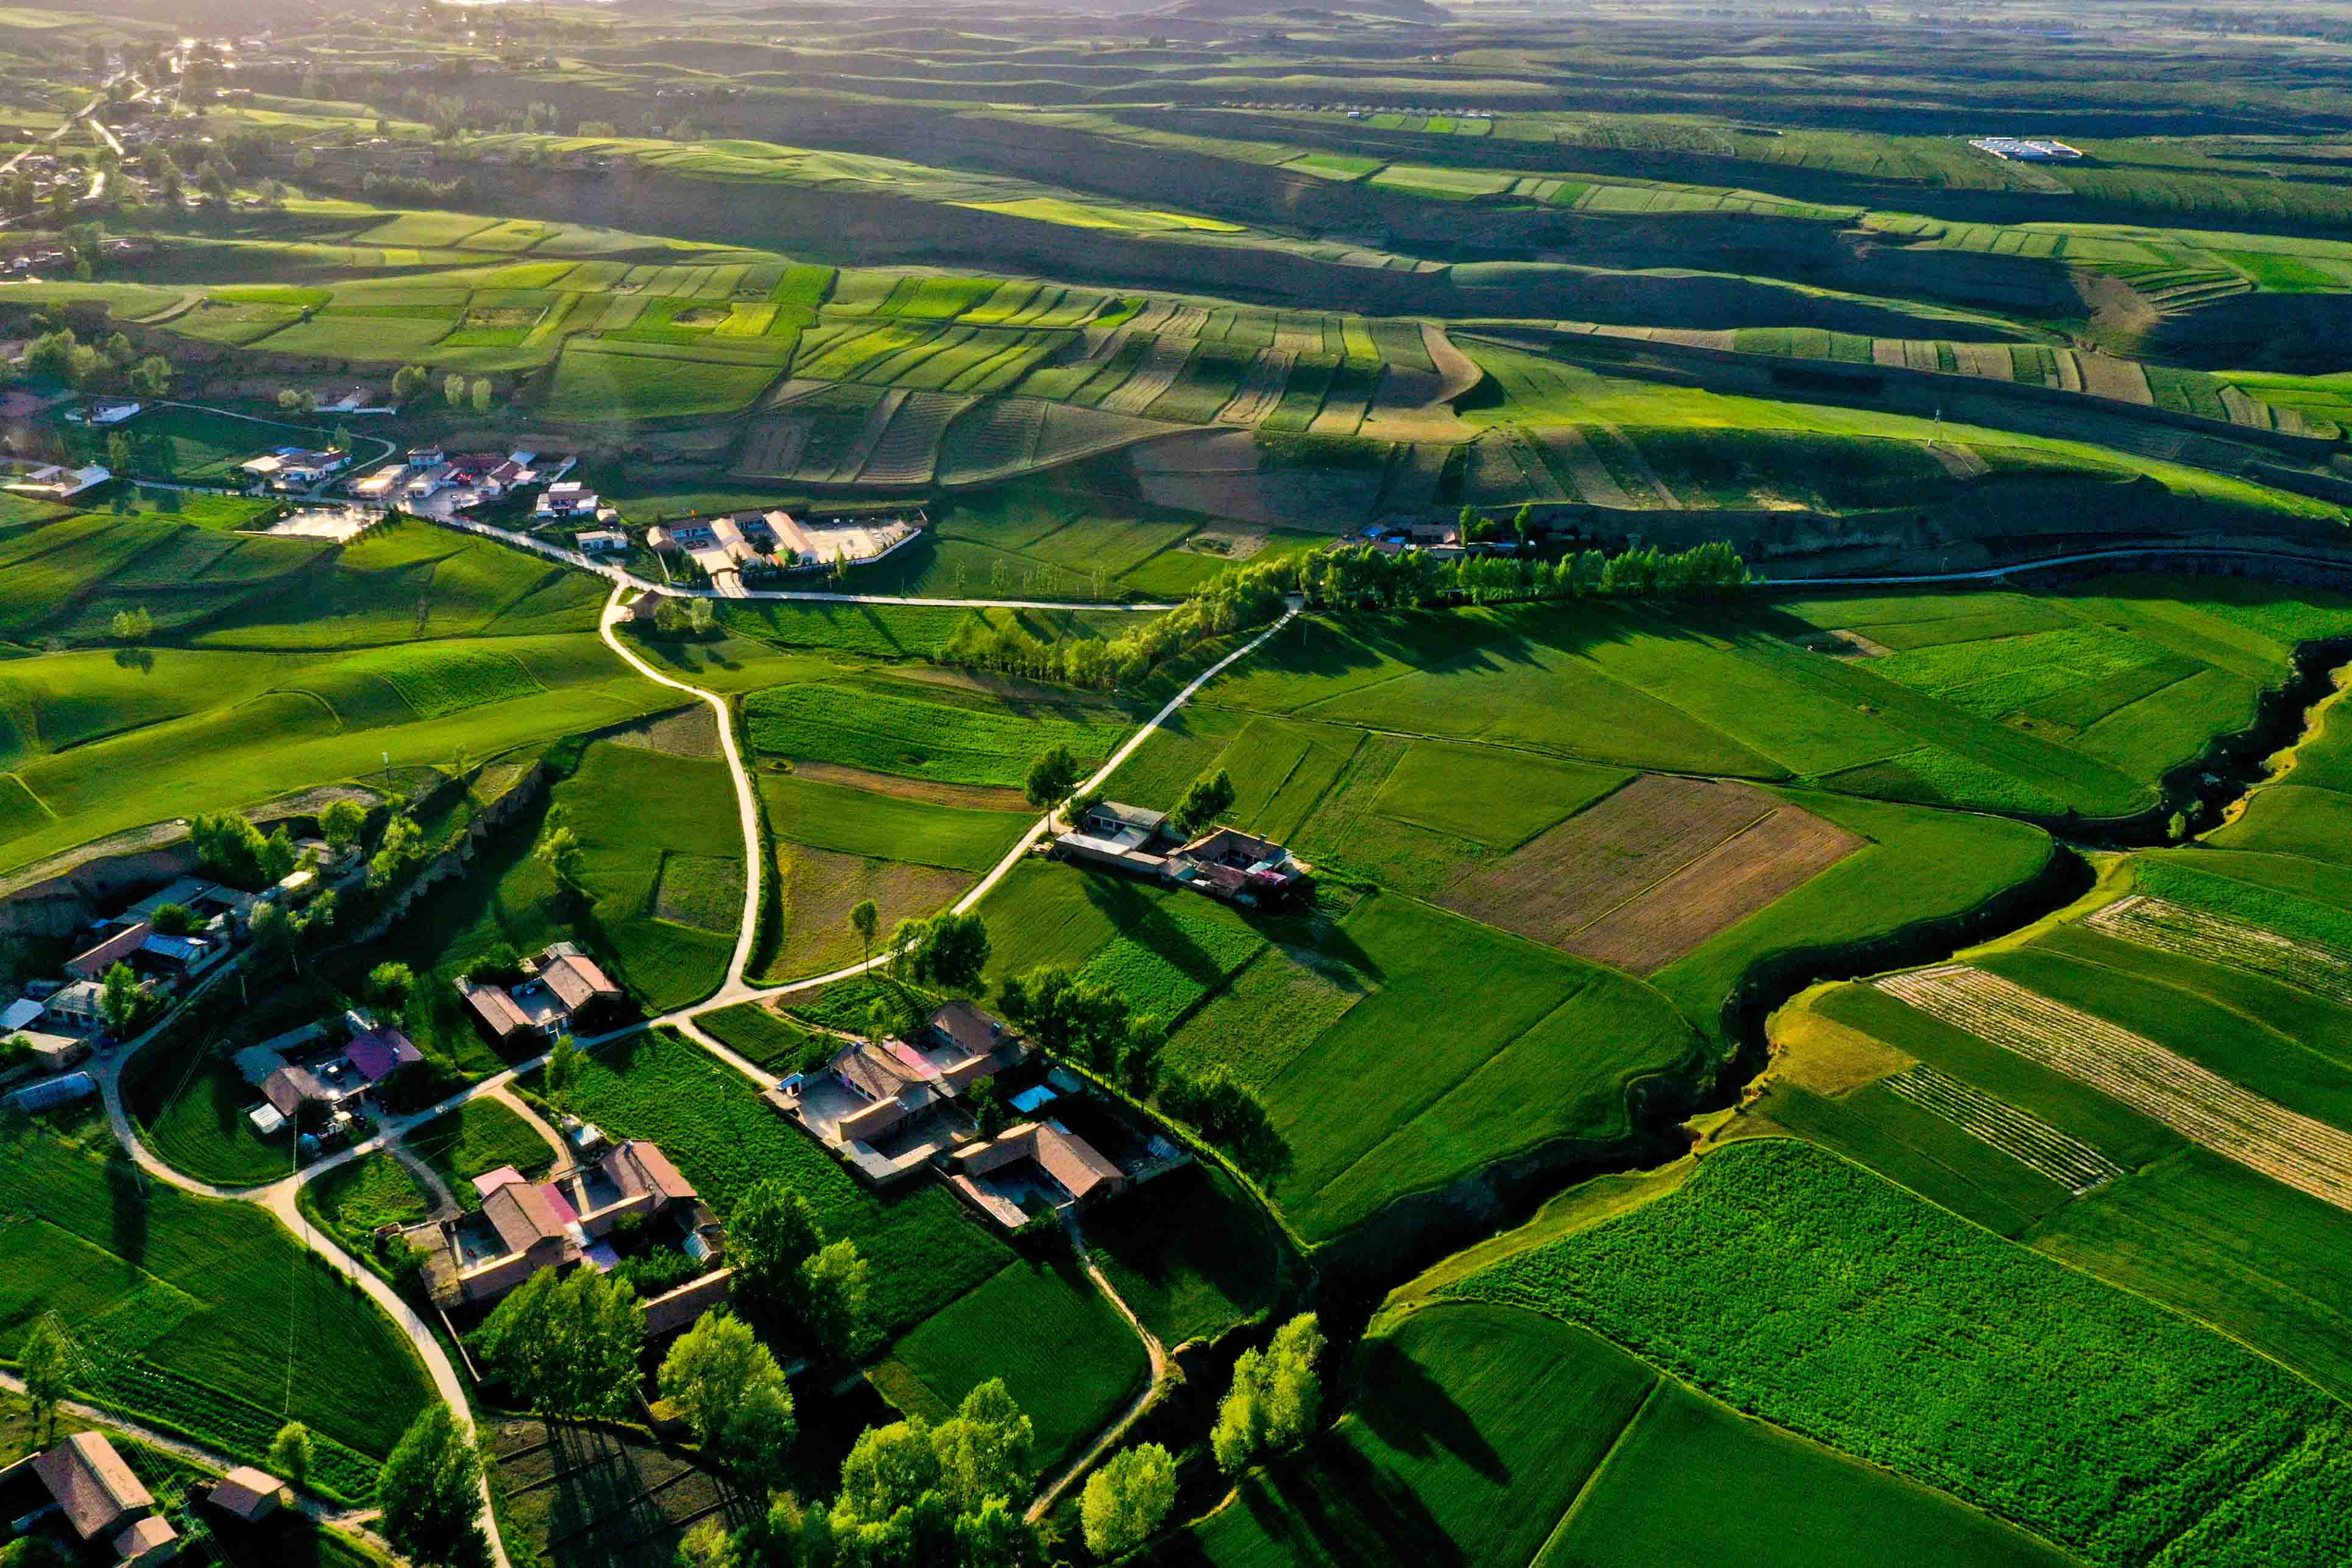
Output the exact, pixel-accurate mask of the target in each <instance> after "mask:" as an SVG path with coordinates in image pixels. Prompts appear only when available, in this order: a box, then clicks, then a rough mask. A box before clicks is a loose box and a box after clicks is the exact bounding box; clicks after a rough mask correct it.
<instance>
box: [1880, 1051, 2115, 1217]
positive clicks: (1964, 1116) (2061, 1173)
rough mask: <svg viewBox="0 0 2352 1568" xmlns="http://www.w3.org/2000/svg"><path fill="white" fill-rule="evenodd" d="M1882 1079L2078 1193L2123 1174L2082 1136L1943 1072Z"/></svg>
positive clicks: (1918, 1069) (1909, 1071)
mask: <svg viewBox="0 0 2352 1568" xmlns="http://www.w3.org/2000/svg"><path fill="white" fill-rule="evenodd" d="M1885 1083H1886V1087H1887V1090H1888V1092H1891V1093H1893V1094H1895V1095H1897V1096H1899V1097H1901V1098H1902V1099H1905V1100H1908V1101H1909V1102H1910V1103H1912V1104H1914V1105H1916V1106H1917V1107H1919V1109H1921V1110H1922V1111H1925V1112H1927V1113H1928V1114H1929V1115H1931V1116H1939V1117H1941V1118H1943V1119H1944V1120H1945V1121H1947V1122H1949V1123H1950V1124H1952V1125H1954V1126H1955V1127H1958V1129H1959V1130H1960V1131H1962V1132H1963V1133H1966V1134H1968V1135H1969V1136H1970V1137H1972V1138H1974V1139H1976V1140H1977V1141H1978V1142H1979V1143H1980V1144H1986V1145H1990V1146H1991V1147H1993V1148H1996V1149H1999V1150H2000V1152H2001V1153H2002V1154H2004V1155H2009V1156H2010V1157H2011V1159H2013V1160H2015V1161H2017V1162H2018V1163H2019V1164H2020V1165H2021V1166H2025V1167H2026V1168H2027V1169H2029V1170H2031V1171H2033V1172H2036V1173H2037V1174H2039V1175H2042V1176H2048V1177H2049V1178H2050V1179H2051V1180H2052V1181H2054V1182H2056V1183H2057V1184H2058V1185H2059V1186H2063V1187H2064V1188H2065V1189H2066V1190H2067V1191H2068V1192H2071V1193H2073V1194H2074V1196H2075V1197H2082V1196H2083V1194H2084V1193H2086V1192H2089V1191H2090V1190H2092V1189H2093V1188H2094V1187H2099V1186H2105V1185H2106V1184H2107V1183H2109V1182H2111V1181H2113V1180H2115V1179H2116V1177H2117V1176H2121V1175H2123V1174H2124V1169H2123V1167H2122V1166H2119V1165H2117V1164H2116V1162H2115V1161H2113V1160H2111V1159H2109V1158H2107V1156H2106V1155H2103V1154H2101V1153H2100V1152H2099V1151H2098V1150H2096V1149H2095V1148H2093V1147H2092V1146H2091V1145H2088V1144H2086V1143H2084V1142H2083V1140H2082V1139H2080V1138H2076V1137H2072V1136H2070V1135H2068V1134H2064V1133H2062V1132H2060V1131H2059V1130H2058V1129H2057V1128H2055V1127H2053V1126H2052V1125H2051V1124H2049V1123H2047V1122H2045V1121H2043V1120H2042V1118H2040V1117H2039V1116H2032V1115H2028V1114H2027V1113H2025V1112H2023V1111H2021V1110H2019V1109H2018V1108H2017V1107H2016V1106H2014V1105H2011V1104H2010V1103H2008V1102H2007V1101H2005V1100H2000V1099H1996V1098H1994V1097H1993V1096H1992V1095H1990V1094H1988V1093H1986V1092H1984V1091H1982V1090H1980V1089H1979V1088H1977V1087H1976V1086H1975V1085H1974V1084H1972V1083H1968V1082H1963V1081H1962V1080H1960V1079H1958V1078H1954V1077H1953V1076H1952V1075H1951V1074H1949V1073H1948V1072H1938V1071H1936V1069H1934V1068H1932V1067H1929V1066H1927V1065H1925V1064H1924V1063H1923V1064H1920V1065H1918V1066H1914V1067H1908V1068H1906V1069H1905V1070H1904V1071H1901V1072H1897V1073H1895V1074H1894V1075H1893V1076H1891V1077H1889V1078H1887V1079H1886V1080H1885Z"/></svg>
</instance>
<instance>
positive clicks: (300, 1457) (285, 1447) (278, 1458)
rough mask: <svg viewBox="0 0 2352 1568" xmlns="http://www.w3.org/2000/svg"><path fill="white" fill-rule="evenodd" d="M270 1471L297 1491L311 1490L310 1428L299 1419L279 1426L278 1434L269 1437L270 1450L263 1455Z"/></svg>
mask: <svg viewBox="0 0 2352 1568" xmlns="http://www.w3.org/2000/svg"><path fill="white" fill-rule="evenodd" d="M263 1460H264V1462H265V1463H267V1464H268V1467H269V1473H270V1474H271V1475H273V1476H276V1477H277V1478H278V1479H279V1480H281V1481H284V1482H285V1483H286V1484H287V1485H288V1486H289V1487H292V1488H293V1489H294V1490H296V1491H309V1490H310V1461H311V1446H310V1427H305V1426H304V1425H302V1423H301V1422H299V1421H289V1422H287V1423H286V1425H284V1426H283V1427H278V1436H276V1437H272V1438H270V1439H269V1452H268V1454H266V1455H264V1456H263Z"/></svg>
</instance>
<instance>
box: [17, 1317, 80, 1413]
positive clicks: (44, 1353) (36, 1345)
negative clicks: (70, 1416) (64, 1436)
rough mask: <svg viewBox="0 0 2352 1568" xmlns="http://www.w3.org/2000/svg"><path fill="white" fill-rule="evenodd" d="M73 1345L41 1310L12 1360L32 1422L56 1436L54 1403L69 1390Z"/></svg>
mask: <svg viewBox="0 0 2352 1568" xmlns="http://www.w3.org/2000/svg"><path fill="white" fill-rule="evenodd" d="M72 1358H73V1347H72V1346H70V1345H69V1344H68V1343H66V1336H65V1332H64V1331H63V1330H61V1329H59V1328H58V1325H57V1322H56V1320H54V1319H53V1318H51V1317H49V1316H48V1315H47V1314H46V1313H44V1314H43V1315H42V1316H40V1317H39V1318H37V1319H35V1320H34V1322H33V1330H32V1332H31V1333H28V1334H26V1336H25V1344H24V1348H23V1349H21V1350H19V1351H18V1352H17V1353H16V1362H17V1365H18V1367H19V1369H20V1370H21V1372H22V1374H23V1375H24V1379H25V1402H26V1404H28V1405H30V1406H32V1407H33V1425H34V1426H35V1427H46V1428H47V1431H48V1434H49V1436H50V1437H56V1436H57V1424H58V1403H59V1402H60V1401H61V1400H63V1399H64V1398H65V1396H67V1395H68V1394H70V1393H72V1392H73V1380H72V1375H71V1373H70V1371H69V1366H70V1364H71V1362H72Z"/></svg>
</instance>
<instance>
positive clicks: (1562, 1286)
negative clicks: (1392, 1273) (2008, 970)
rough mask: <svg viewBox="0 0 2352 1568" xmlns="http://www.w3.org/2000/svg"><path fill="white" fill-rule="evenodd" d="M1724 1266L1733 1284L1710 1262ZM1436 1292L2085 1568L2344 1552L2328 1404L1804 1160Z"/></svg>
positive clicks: (2137, 1306)
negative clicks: (1593, 1339) (1652, 1375)
mask: <svg viewBox="0 0 2352 1568" xmlns="http://www.w3.org/2000/svg"><path fill="white" fill-rule="evenodd" d="M1727 1255H1736V1256H1738V1257H1739V1258H1740V1260H1741V1266H1740V1269H1739V1270H1738V1273H1737V1274H1736V1275H1733V1274H1728V1273H1726V1272H1724V1271H1722V1270H1717V1269H1716V1268H1715V1267H1713V1266H1712V1264H1711V1262H1710V1261H1709V1260H1712V1259H1715V1258H1718V1257H1722V1256H1727ZM1898 1282H1899V1284H1898ZM1446 1294H1447V1295H1448V1296H1449V1297H1452V1298H1456V1299H1463V1300H1471V1301H1489V1302H1494V1303H1496V1304H1497V1305H1511V1306H1518V1307H1523V1308H1525V1309H1528V1310H1530V1311H1535V1312H1547V1313H1551V1314H1554V1315H1557V1316H1559V1317H1561V1318H1563V1319H1565V1320H1567V1321H1569V1322H1579V1323H1584V1324H1588V1325H1590V1326H1591V1327H1592V1328H1593V1329H1595V1330H1596V1331H1597V1332H1599V1333H1602V1334H1605V1335H1607V1336H1608V1337H1610V1338H1612V1339H1613V1340H1615V1341H1617V1342H1618V1343H1622V1344H1625V1345H1627V1346H1628V1347H1630V1348H1632V1349H1633V1350H1634V1351H1635V1352H1636V1353H1637V1354H1642V1355H1643V1356H1644V1357H1646V1358H1649V1359H1652V1360H1654V1361H1655V1362H1656V1363H1657V1364H1661V1365H1663V1366H1664V1367H1665V1368H1667V1369H1668V1370H1670V1371H1672V1372H1674V1373H1675V1375H1678V1376H1681V1377H1684V1378H1687V1379H1689V1380H1690V1381H1691V1382H1693V1383H1695V1384H1696V1385H1697V1386H1698V1387H1700V1388H1701V1389H1703V1390H1706V1391H1709V1392H1714V1393H1718V1394H1720V1395H1722V1396H1725V1397H1727V1398H1729V1399H1732V1400H1735V1401H1737V1402H1738V1405H1739V1406H1743V1407H1745V1408H1746V1409H1748V1410H1749V1411H1750V1412H1752V1413H1754V1414H1757V1415H1759V1416H1764V1417H1765V1418H1767V1419H1769V1420H1772V1421H1774V1422H1775V1423H1776V1424H1780V1425H1784V1426H1788V1427H1794V1428H1796V1429H1798V1430H1800V1431H1802V1432H1806V1433H1808V1434H1811V1435H1813V1436H1816V1437H1821V1438H1822V1439H1824V1440H1827V1441H1829V1442H1832V1443H1833V1444H1834V1445H1835V1446H1836V1447H1838V1448H1842V1449H1843V1450H1845V1451H1847V1452H1849V1453H1853V1454H1855V1455H1857V1456H1859V1457H1862V1458H1867V1459H1870V1460H1873V1461H1874V1462H1876V1463H1879V1464H1883V1465H1885V1466H1887V1467H1889V1468H1891V1469H1895V1470H1896V1471H1898V1472H1900V1473H1903V1474H1906V1475H1908V1476H1911V1477H1914V1478H1916V1479H1920V1480H1923V1481H1927V1482H1929V1483H1931V1484H1934V1485H1937V1486H1940V1487H1943V1488H1946V1489H1948V1490H1951V1491H1952V1492H1954V1493H1955V1494H1956V1495H1958V1496H1959V1497H1960V1498H1962V1499H1964V1500H1969V1501H1971V1502H1974V1503H1976V1504H1978V1505H1979V1506H1980V1507H1984V1508H1987V1509H1990V1510H1991V1511H1995V1512H1997V1513H1999V1514H2000V1515H2004V1516H2006V1517H2009V1518H2012V1519H2015V1520H2018V1521H2021V1522H2022V1523H2025V1524H2027V1525H2029V1526H2031V1527H2032V1528H2035V1529H2038V1530H2040V1531H2043V1532H2045V1533H2047V1534H2048V1535H2049V1536H2050V1537H2051V1538H2052V1539H2053V1540H2055V1541H2058V1542H2061V1543H2063V1544H2064V1545H2065V1546H2067V1547H2068V1548H2069V1549H2070V1550H2073V1551H2074V1552H2079V1553H2081V1554H2083V1555H2084V1556H2085V1557H2087V1558H2089V1559H2090V1560H2091V1561H2094V1562H2103V1563H2105V1562H2112V1563H2141V1562H2147V1561H2150V1560H2151V1559H2158V1560H2161V1561H2167V1562H2182V1563H2187V1562H2200V1561H2232V1562H2252V1561H2257V1560H2260V1561H2267V1562H2273V1563H2300V1562H2312V1563H2316V1562H2323V1561H2327V1560H2328V1559H2329V1556H2330V1543H2331V1542H2332V1539H2333V1536H2334V1534H2335V1532H2336V1523H2334V1522H2331V1521H2327V1520H2326V1519H2325V1518H2324V1517H2322V1516H2320V1515H2316V1514H2314V1513H2312V1512H2310V1511H2308V1506H2307V1505H2308V1503H2309V1501H2310V1500H2313V1499H2315V1498H2316V1497H2317V1496H2319V1495H2322V1493H2321V1490H2320V1489H2323V1488H2325V1487H2326V1485H2327V1484H2329V1483H2328V1482H2327V1479H2326V1477H2327V1474H2328V1472H2327V1470H2326V1468H2325V1467H2326V1464H2327V1460H2326V1458H2325V1456H2326V1453H2327V1451H2328V1449H2329V1447H2330V1446H2331V1445H2333V1444H2336V1443H2340V1442H2341V1440H2342V1436H2341V1434H2340V1432H2339V1430H2338V1428H2340V1427H2341V1424H2342V1421H2343V1416H2342V1414H2341V1411H2340V1409H2339V1408H2338V1407H2337V1406H2335V1405H2334V1403H2333V1402H2332V1401H2329V1400H2326V1399H2325V1398H2324V1397H2322V1396H2319V1395H2318V1394H2317V1393H2316V1391H2315V1390H2312V1389H2311V1388H2309V1386H2308V1385H2303V1384H2301V1383H2299V1382H2298V1381H2297V1380H2295V1379H2294V1378H2293V1377H2292V1376H2291V1375H2288V1374H2287V1373H2285V1372H2284V1371H2283V1370H2282V1369H2280V1368H2279V1367H2277V1366H2276V1365H2274V1364H2272V1363H2269V1362H2266V1361H2263V1360H2262V1359H2260V1358H2258V1357H2256V1356H2254V1355H2252V1354H2250V1353H2248V1352H2247V1351H2245V1350H2244V1349H2243V1348H2242V1347H2240V1346H2238V1345H2236V1344H2234V1343H2231V1341H2229V1340H2227V1339H2224V1338H2222V1337H2221V1336H2220V1335H2218V1334H2214V1333H2210V1332H2209V1331H2206V1330H2204V1329H2202V1328H2200V1327H2198V1326H2195V1325H2192V1324H2190V1323H2189V1322H2185V1321H2183V1320H2181V1319H2179V1318H2175V1317H2173V1316H2172V1315H2170V1314H2169V1313H2167V1312H2163V1311H2161V1310H2159V1309H2158V1308H2155V1307H2153V1306H2150V1305H2148V1304H2147V1303H2145V1302H2142V1301H2137V1300H2135V1299H2134V1298H2133V1297H2131V1296H2129V1295H2126V1294H2125V1293H2124V1292H2122V1291H2116V1290H2115V1289H2113V1288H2112V1287H2109V1286H2106V1285H2104V1284H2101V1283H2099V1282H2097V1281H2094V1280H2091V1279H2089V1278H2087V1277H2085V1276H2083V1275H2080V1274H2077V1273H2075V1272H2074V1271H2073V1270H2066V1269H2063V1268H2060V1267H2058V1266H2056V1265H2054V1264H2052V1263H2050V1262H2048V1261H2046V1260H2041V1259H2037V1258H2034V1257H2032V1255H2031V1254H2030V1253H2026V1252H2022V1251H2020V1250H2018V1249H2013V1248H2011V1247H2009V1246H2008V1245H2007V1244H2006V1243H2004V1242H2002V1241H2000V1239H1997V1238H1994V1237H1990V1236H1988V1235H1986V1234H1985V1233H1983V1232H1981V1231H1979V1230H1976V1229H1974V1228H1971V1227H1969V1226H1968V1225H1966V1224H1965V1223H1964V1222H1962V1221H1960V1220H1958V1218H1953V1217H1951V1216H1949V1215H1947V1214H1944V1213H1942V1212H1941V1211H1939V1210H1937V1209H1935V1208H1932V1207H1928V1206H1927V1205H1924V1204H1922V1203H1920V1202H1919V1201H1918V1200H1917V1199H1916V1198H1915V1197H1911V1196H1910V1195H1909V1194H1907V1193H1906V1192H1904V1191H1903V1189H1901V1188H1899V1187H1896V1186H1891V1185H1889V1184H1887V1183H1885V1182H1883V1181H1881V1180H1879V1179H1877V1178H1875V1177H1873V1176H1869V1175H1868V1174H1866V1173H1864V1172H1863V1171H1860V1170H1858V1169H1856V1168H1855V1167H1853V1166H1850V1165H1847V1164H1846V1163H1845V1162H1844V1161H1843V1160H1840V1159H1838V1158H1836V1157H1835V1156H1833V1155H1827V1154H1824V1153H1822V1152H1821V1151H1819V1150H1816V1149H1813V1148H1811V1147H1809V1146H1807V1145H1801V1144H1794V1143H1775V1142H1760V1143H1742V1144H1737V1145H1731V1146H1730V1147H1728V1148H1726V1149H1723V1150H1721V1151H1719V1152H1717V1154H1715V1155H1712V1156H1710V1157H1708V1158H1707V1159H1705V1160H1703V1161H1701V1162H1700V1163H1699V1166H1698V1169H1697V1171H1696V1174H1695V1175H1693V1176H1691V1177H1690V1179H1689V1180H1688V1181H1687V1182H1685V1184H1684V1185H1683V1186H1681V1187H1680V1188H1679V1189H1677V1190H1675V1191H1674V1192H1672V1193H1670V1194H1667V1195H1666V1196H1664V1197H1658V1198H1656V1199H1654V1200H1653V1201H1652V1202H1651V1203H1649V1204H1648V1205H1647V1206H1645V1207H1641V1208H1638V1209H1636V1210H1634V1211H1633V1212H1632V1213H1630V1214H1627V1215H1624V1216H1622V1217H1621V1218H1613V1219H1610V1220H1606V1221H1604V1222H1602V1223H1601V1224H1598V1225H1595V1226H1593V1227H1592V1228H1590V1229H1587V1230H1583V1231H1579V1232H1575V1233H1571V1234H1570V1235H1568V1236H1565V1237H1562V1238H1560V1239H1557V1240H1553V1241H1550V1242H1549V1243H1547V1244H1545V1245H1543V1246H1540V1247H1538V1248H1536V1249H1532V1250H1530V1251H1528V1252H1524V1253H1521V1254H1518V1255H1517V1256H1515V1257H1512V1258H1510V1259H1507V1260H1504V1261H1502V1262H1499V1263H1497V1264H1496V1265H1494V1266H1492V1267H1490V1268H1488V1269H1486V1270H1482V1271H1480V1272H1478V1273H1476V1274H1474V1275H1472V1276H1471V1277H1470V1278H1469V1279H1467V1280H1465V1281H1461V1282H1460V1283H1458V1284H1455V1285H1453V1286H1451V1287H1449V1288H1448V1290H1447V1291H1446ZM1832 1325H1834V1327H1832ZM1792 1344H1815V1345H1823V1346H1831V1345H1833V1346H1834V1347H1835V1352H1834V1354H1833V1356H1832V1357H1829V1358H1823V1357H1805V1358H1792V1357H1790V1355H1789V1354H1787V1350H1786V1347H1788V1346H1790V1345H1792ZM2110 1368H2112V1369H2115V1372H2116V1373H2120V1372H2121V1371H2122V1370H2123V1369H2125V1368H2129V1369H2130V1374H2131V1375H2130V1376H2129V1377H2127V1378H2126V1377H2123V1376H2119V1375H2113V1374H2111V1373H2109V1372H2108V1371H2107V1370H2105V1369H2110ZM1919 1380H1931V1381H1932V1382H1933V1384H1934V1385H1935V1386H1937V1387H1938V1388H1939V1389H1941V1390H1943V1391H1944V1396H1943V1398H1942V1399H1941V1401H1939V1405H1940V1408H1938V1409H1937V1410H1936V1411H1934V1412H1932V1413H1931V1412H1927V1411H1923V1410H1921V1409H1920V1408H1919V1407H1918V1406H1916V1404H1914V1403H1913V1402H1911V1401H1909V1400H1908V1399H1906V1397H1905V1396H1903V1394H1902V1393H1901V1392H1900V1390H1901V1389H1902V1388H1904V1387H1906V1386H1907V1385H1913V1384H1915V1383H1916V1381H1919ZM2053 1424H2054V1426H2055V1428H2056V1429H2055V1431H2054V1432H2053ZM2053 1438H2054V1441H2053ZM2159 1554H2161V1556H2160V1559H2159Z"/></svg>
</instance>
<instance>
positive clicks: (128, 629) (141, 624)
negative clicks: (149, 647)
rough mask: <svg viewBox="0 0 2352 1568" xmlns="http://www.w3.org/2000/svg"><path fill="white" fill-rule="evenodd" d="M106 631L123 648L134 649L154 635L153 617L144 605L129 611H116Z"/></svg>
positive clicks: (133, 607) (135, 606)
mask: <svg viewBox="0 0 2352 1568" xmlns="http://www.w3.org/2000/svg"><path fill="white" fill-rule="evenodd" d="M107 629H108V630H109V631H110V632H113V633H114V640H115V641H116V642H118V643H121V644H122V645H123V646H124V647H126V648H136V647H138V646H140V645H141V644H142V643H145V642H146V641H147V639H148V638H150V637H152V636H153V635H154V634H155V617H154V616H153V615H152V614H150V613H149V612H148V611H147V607H146V606H145V605H143V604H142V605H134V606H132V607H131V609H129V610H118V611H116V612H114V619H113V620H112V621H110V622H107Z"/></svg>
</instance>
